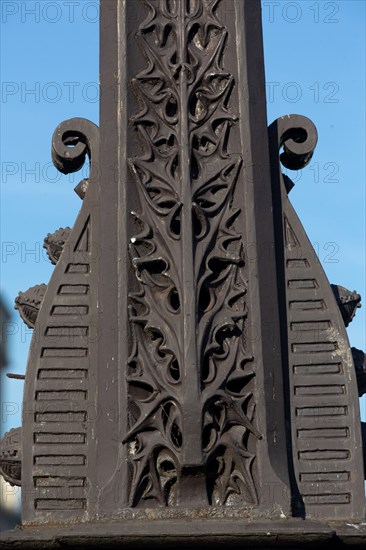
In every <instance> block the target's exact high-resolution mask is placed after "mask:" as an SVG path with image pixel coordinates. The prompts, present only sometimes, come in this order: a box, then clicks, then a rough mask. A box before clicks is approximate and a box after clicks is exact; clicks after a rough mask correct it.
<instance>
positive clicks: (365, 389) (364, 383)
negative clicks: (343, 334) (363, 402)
mask: <svg viewBox="0 0 366 550" xmlns="http://www.w3.org/2000/svg"><path fill="white" fill-rule="evenodd" d="M351 351H352V357H353V362H354V365H355V369H356V377H357V386H358V395H359V397H362V396H363V395H364V394H365V393H366V355H365V352H364V351H362V350H361V349H357V348H351Z"/></svg>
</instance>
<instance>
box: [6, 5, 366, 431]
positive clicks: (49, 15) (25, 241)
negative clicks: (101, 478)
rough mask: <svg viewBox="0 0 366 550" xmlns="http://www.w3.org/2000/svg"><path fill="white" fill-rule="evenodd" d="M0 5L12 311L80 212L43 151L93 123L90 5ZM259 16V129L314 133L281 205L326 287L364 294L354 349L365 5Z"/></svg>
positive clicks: (11, 385)
mask: <svg viewBox="0 0 366 550" xmlns="http://www.w3.org/2000/svg"><path fill="white" fill-rule="evenodd" d="M0 6H1V21H2V29H1V81H2V84H1V247H2V248H1V253H2V256H1V264H0V267H1V290H2V296H3V299H4V301H5V303H6V304H7V305H8V306H9V308H12V305H13V300H14V298H15V296H16V295H17V293H18V291H19V290H26V289H27V288H28V287H30V286H33V285H35V284H39V283H47V282H48V280H49V278H50V276H51V274H52V270H53V267H52V266H51V264H50V262H49V261H48V259H47V258H46V256H45V253H44V252H43V249H42V243H43V238H44V236H45V235H46V234H47V233H48V232H52V231H54V230H55V229H57V228H59V227H65V226H66V225H70V226H71V225H73V223H74V220H75V217H76V214H77V212H78V210H79V208H80V206H81V203H80V199H79V198H78V197H77V196H76V194H75V193H74V192H73V188H74V186H75V185H76V184H77V183H78V181H79V180H80V179H81V175H80V173H78V174H74V175H71V176H62V175H61V174H58V173H57V172H56V169H54V168H53V167H52V165H51V158H50V142H51V137H52V134H53V131H54V129H55V128H56V126H57V125H58V124H59V123H60V122H61V121H63V120H65V119H68V118H71V117H74V116H80V117H85V118H89V119H91V120H92V121H94V122H96V123H98V88H97V84H98V33H99V29H98V2H97V1H96V0H95V1H89V0H78V1H73V0H71V1H68V2H66V1H63V0H59V1H53V2H51V1H47V0H44V1H38V2H35V1H31V0H28V1H5V0H2V1H1V2H0ZM262 7H263V28H264V45H265V66H266V80H267V110H268V122H269V123H270V122H272V120H274V119H275V118H277V117H279V116H282V115H285V114H289V113H298V114H303V115H306V116H308V117H309V118H311V119H312V120H313V122H314V123H315V125H316V126H317V129H318V133H319V142H318V147H317V149H316V152H315V155H314V157H313V160H312V162H311V164H310V166H309V167H307V168H306V169H304V170H303V171H302V172H301V173H295V174H294V175H293V177H294V180H295V182H296V186H295V188H294V189H293V190H292V192H291V200H292V202H293V204H294V206H295V208H296V210H297V213H298V214H299V216H300V219H301V220H302V222H303V224H304V227H305V229H306V231H307V232H308V235H309V237H310V240H311V242H312V243H313V244H314V246H315V248H316V250H317V252H318V254H319V257H320V260H321V262H322V264H323V267H324V269H325V271H326V273H327V275H328V278H329V280H330V282H332V283H337V284H341V285H343V286H346V287H347V288H349V289H351V290H354V289H355V290H357V291H358V292H359V293H361V295H362V296H363V297H364V302H365V305H364V307H363V308H362V309H361V310H358V312H357V316H356V318H355V320H354V321H353V323H352V324H351V325H350V327H349V330H348V333H349V337H350V342H351V345H353V346H356V347H358V348H361V349H365V348H366V343H365V312H366V290H365V150H366V147H365V2H364V1H362V0H356V1H352V0H346V1H337V2H328V1H315V2H314V1H313V0H312V1H306V0H300V1H297V2H287V1H279V0H278V1H263V2H262ZM84 175H87V173H86V172H85V173H84ZM290 176H291V174H290ZM12 322H13V323H14V324H13V325H12V326H11V329H10V330H12V331H13V332H14V334H8V335H7V338H8V342H9V367H8V370H9V371H10V372H16V373H24V372H25V366H26V360H27V353H28V348H29V344H30V339H31V332H30V331H28V330H27V329H26V327H25V325H24V324H23V323H21V322H20V320H19V317H18V316H17V313H16V312H12ZM3 383H4V385H5V386H4V388H5V390H6V396H7V397H6V400H7V403H8V405H6V407H7V411H8V413H11V414H6V411H4V405H3V410H2V413H3V414H2V423H1V430H2V431H4V430H5V429H9V428H10V427H15V426H18V425H20V423H21V418H20V406H21V401H22V392H21V391H22V384H23V383H22V382H19V381H16V380H5V381H4V380H3ZM364 403H365V401H364V400H363V404H362V409H363V411H362V414H363V416H364V417H365V405H364ZM9 404H11V405H9ZM4 412H5V414H4Z"/></svg>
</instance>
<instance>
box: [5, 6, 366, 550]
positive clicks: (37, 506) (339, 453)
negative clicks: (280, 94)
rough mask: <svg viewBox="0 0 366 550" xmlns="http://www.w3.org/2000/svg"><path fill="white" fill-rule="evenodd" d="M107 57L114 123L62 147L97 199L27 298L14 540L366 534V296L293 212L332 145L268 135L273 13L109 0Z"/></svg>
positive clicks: (57, 138)
mask: <svg viewBox="0 0 366 550" xmlns="http://www.w3.org/2000/svg"><path fill="white" fill-rule="evenodd" d="M100 57H101V65H100V72H101V88H102V91H103V93H102V94H101V106H100V128H98V127H97V126H95V125H94V124H92V123H91V122H89V121H87V120H84V119H71V120H68V121H66V122H64V123H62V124H61V125H60V126H59V127H58V128H57V129H56V131H55V133H54V136H53V140H52V158H53V161H54V164H55V166H56V167H57V168H58V169H59V170H60V171H61V172H62V173H65V174H67V173H70V172H74V171H77V170H79V169H80V168H81V167H82V165H83V164H84V162H85V160H86V158H87V157H88V159H89V161H90V176H89V178H87V179H84V180H82V181H81V182H80V183H79V185H78V186H77V187H76V189H75V191H76V192H77V194H78V195H79V196H80V198H81V199H82V200H83V204H82V208H81V210H80V213H79V215H78V218H77V220H76V222H75V225H74V227H73V228H72V229H69V228H66V229H59V230H58V231H56V232H55V233H53V234H49V235H48V236H47V237H46V239H45V247H46V249H47V252H48V255H49V258H50V260H51V262H52V263H53V264H55V270H54V273H53V275H52V277H51V280H50V282H49V284H48V285H47V286H46V285H43V286H41V287H35V288H33V289H30V290H29V291H28V293H21V294H20V295H19V297H18V298H17V308H18V309H19V312H20V314H21V316H22V318H23V320H24V321H25V322H26V323H27V325H28V326H29V327H32V328H35V332H34V336H33V339H32V344H31V349H30V354H29V360H28V365H27V372H26V377H25V389H24V405H23V427H22V466H21V469H22V472H21V477H22V501H23V503H22V507H23V523H24V525H25V526H29V527H28V530H27V529H24V530H23V531H20V532H19V533H18V535H19V537H17V534H13V535H10V536H9V537H8V538H7V539H6V541H5V543H6V544H7V545H11V544H16V541H17V540H18V539H19V544H22V542H21V541H23V543H25V541H27V542H28V543H29V544H32V545H33V546H35V547H37V544H38V543H39V541H41V540H42V537H43V541H44V543H45V544H46V543H47V544H53V546H54V547H57V546H58V545H59V544H66V545H67V544H69V545H72V544H84V543H85V537H86V536H87V532H86V531H85V529H84V530H83V528H82V527H80V524H81V525H82V524H84V523H85V524H87V525H89V522H92V525H91V526H90V537H91V539H90V540H89V542H90V543H91V542H92V538H93V536H94V537H96V538H95V539H93V540H94V542H95V544H101V543H102V541H104V538H105V537H107V538H108V540H109V543H110V544H111V545H112V546H113V545H114V544H115V543H116V540H117V539H118V537H119V539H118V540H123V541H124V542H125V543H126V544H128V545H131V547H133V544H138V543H141V542H144V543H147V542H149V543H153V542H154V540H153V539H154V536H153V533H155V534H156V535H157V536H158V535H159V536H160V537H161V536H164V537H167V533H168V531H169V533H171V537H170V538H169V543H179V544H181V545H183V546H184V544H187V541H188V539H189V544H191V543H192V544H193V543H194V542H195V543H198V540H199V539H200V540H201V542H202V541H203V542H204V543H205V544H207V545H208V544H211V543H213V542H214V541H216V543H219V542H220V541H223V540H225V541H226V543H227V544H233V545H235V544H243V542H244V541H245V542H248V543H250V544H253V543H254V542H255V543H257V544H258V545H259V546H262V547H265V546H266V544H267V542H266V540H268V541H270V543H271V544H277V546H281V544H282V543H284V544H285V543H286V544H294V545H296V544H297V545H298V546H296V547H300V546H301V545H306V544H309V543H310V542H317V543H322V542H325V541H328V542H329V541H332V542H333V543H334V544H341V542H342V540H344V541H345V543H346V544H348V543H349V542H350V541H353V542H355V541H356V543H358V542H359V541H361V539H362V537H364V531H363V527H362V526H360V522H362V520H363V519H364V517H365V516H364V489H363V479H364V472H363V450H362V438H361V424H360V418H359V405H358V391H360V392H361V391H363V389H362V388H363V387H364V385H363V384H364V382H363V378H362V377H363V376H364V365H363V366H360V361H359V355H357V354H355V353H354V354H353V356H352V352H351V349H350V346H349V342H348V339H347V334H346V331H345V324H346V325H347V324H348V322H350V321H351V320H352V317H353V315H354V312H355V309H356V307H357V306H358V305H359V301H360V297H359V295H358V294H357V293H355V292H354V293H349V291H347V289H344V288H343V287H336V286H335V285H333V287H332V286H331V285H330V284H329V282H328V280H327V278H326V276H325V274H324V272H323V270H322V267H321V265H320V263H319V261H318V259H317V257H316V255H315V252H314V250H313V248H312V246H311V244H310V242H309V240H308V238H307V235H306V233H305V231H304V229H303V227H302V225H301V223H300V221H299V219H298V218H297V216H296V213H295V212H294V210H293V209H292V206H291V204H290V202H289V200H288V193H289V191H290V190H291V189H292V188H293V186H294V184H293V182H292V181H291V180H290V178H288V177H287V176H284V175H283V174H282V171H281V163H282V164H283V165H284V166H286V167H288V168H291V169H301V168H303V167H305V166H306V165H307V164H308V163H309V161H310V159H311V158H312V155H313V152H314V149H315V146H316V142H317V132H316V129H315V126H314V125H313V123H312V122H311V121H310V120H309V119H307V118H305V117H302V116H299V115H288V116H286V117H283V118H281V119H278V120H277V121H275V122H274V123H273V124H271V126H270V127H269V129H267V123H266V106H265V79H264V69H263V49H262V30H261V19H260V2H259V1H257V0H246V1H245V2H243V1H242V0H212V1H210V0H209V1H204V0H191V1H188V0H187V1H186V0H180V1H174V0H171V1H170V0H166V1H165V0H164V1H163V0H149V1H148V2H142V1H137V0H128V1H127V2H116V1H115V0H103V2H102V4H101V54H100ZM253 85H254V86H255V89H256V91H257V93H256V95H255V98H253V97H252V96H251V94H248V93H247V91H248V90H249V89H251V87H252V86H253ZM245 90H246V92H244V91H245ZM281 150H283V152H282V153H281ZM253 251H254V252H255V253H254V254H253ZM41 291H42V292H41ZM334 292H335V294H334ZM337 302H338V303H337ZM338 306H339V307H338ZM356 356H357V373H358V374H357V377H356V370H355V365H354V362H353V357H354V358H356ZM357 379H358V385H359V389H358V388H357ZM360 388H361V389H360ZM17 433H18V434H19V437H20V432H17ZM1 445H2V447H1V449H3V448H4V449H5V452H6V449H7V448H8V446H7V445H8V444H7V443H6V442H5V443H3V442H2V443H1ZM294 516H295V517H300V518H306V521H305V522H302V520H299V519H296V520H294V519H289V518H293V517H294ZM233 518H235V519H236V520H237V522H233V523H231V522H232V520H233ZM263 518H267V519H270V520H271V522H268V524H264V523H263V521H264V520H263ZM202 519H205V521H207V522H208V523H207V525H206V526H203V525H202V524H201V523H202V521H201V520H202ZM309 519H310V520H311V519H317V520H322V522H323V523H322V524H316V525H315V524H313V523H310V522H309ZM147 520H149V521H147ZM198 520H199V521H198ZM334 520H338V521H340V522H343V524H342V527H341V528H340V532H344V529H345V522H351V523H352V522H354V523H357V528H356V527H355V530H356V531H357V536H353V534H352V533H353V532H352V533H351V532H347V533H348V534H347V536H346V537H345V538H344V539H342V537H340V536H339V535H338V534H336V532H337V529H338V528H337V529H335V528H334V529H333V528H331V527H329V525H328V524H327V522H329V521H334ZM108 521H109V522H114V523H109V524H106V523H105V522H108ZM97 522H101V523H100V526H99V527H98V526H96V523H97ZM116 522H117V523H116ZM118 522H120V523H118ZM253 522H255V525H254V526H253V525H252V523H253ZM261 522H262V523H261ZM54 523H55V524H61V525H69V527H68V528H67V529H66V531H65V530H64V531H62V529H61V528H60V529H61V531H60V532H59V533H58V534H57V533H56V534H55V532H53V534H52V530H51V531H44V532H43V533H44V535H42V532H41V531H38V530H37V529H36V530H33V531H32V529H34V528H33V527H32V529H31V527H30V526H31V525H33V526H34V525H40V526H45V525H48V524H54ZM75 523H76V524H78V525H79V527H80V529H79V527H77V528H72V527H70V526H71V525H74V524H75ZM150 524H151V528H150ZM106 525H108V526H106ZM208 525H210V529H209V528H208V527H207V526H208ZM234 525H235V527H234ZM123 526H124V527H123ZM152 526H153V527H152ZM211 528H212V529H211ZM232 528H233V529H234V531H235V530H236V531H235V533H236V534H235V533H234V534H232V535H231V534H230V533H231V529H232ZM72 529H75V531H74V534H72ZM78 529H79V530H78ZM167 529H168V531H166V530H167ZM258 529H259V530H258ZM266 529H267V531H268V533H269V534H266V535H265V536H264V531H265V530H266ZM314 529H315V531H314ZM184 530H186V531H188V535H187V536H186V535H185V534H184ZM342 530H343V531H342ZM351 531H352V530H351ZM32 533H33V534H32ZM210 533H211V534H210ZM281 533H282V535H283V538H281V536H282V535H281ZM27 537H28V538H27ZM32 537H33V538H32ZM98 537H99V538H98ZM103 537H104V538H103ZM116 537H117V538H116ZM121 537H122V539H121ZM266 537H270V538H268V539H266ZM347 537H348V538H347ZM234 539H235V540H234ZM346 539H347V540H346ZM356 539H357V540H356ZM37 541H38V542H37ZM166 541H168V538H166ZM94 542H93V544H94ZM159 545H161V540H160V542H159Z"/></svg>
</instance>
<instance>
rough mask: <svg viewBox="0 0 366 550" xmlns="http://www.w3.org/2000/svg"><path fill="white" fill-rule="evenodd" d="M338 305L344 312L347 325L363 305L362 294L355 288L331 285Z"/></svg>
mask: <svg viewBox="0 0 366 550" xmlns="http://www.w3.org/2000/svg"><path fill="white" fill-rule="evenodd" d="M330 286H331V288H332V290H333V294H334V297H335V299H336V300H337V304H338V307H339V309H340V312H341V314H342V318H343V321H344V324H345V326H346V327H348V325H349V324H350V322H351V321H352V320H353V318H354V316H355V315H356V310H357V308H359V307H361V296H360V295H359V294H357V292H356V291H355V290H354V291H353V292H352V291H351V290H348V289H347V288H345V287H344V286H340V285H330Z"/></svg>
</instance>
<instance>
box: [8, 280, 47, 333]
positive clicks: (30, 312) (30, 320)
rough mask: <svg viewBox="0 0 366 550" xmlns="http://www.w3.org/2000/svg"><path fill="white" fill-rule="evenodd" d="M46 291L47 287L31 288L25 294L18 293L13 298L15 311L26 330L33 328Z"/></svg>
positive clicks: (43, 285) (37, 286)
mask: <svg viewBox="0 0 366 550" xmlns="http://www.w3.org/2000/svg"><path fill="white" fill-rule="evenodd" d="M46 290H47V285H45V284H42V285H36V286H32V287H31V288H29V289H28V290H26V291H25V292H19V295H18V296H17V297H16V298H15V306H14V307H15V309H17V310H18V311H19V315H20V316H21V318H22V320H23V321H24V322H25V324H26V325H27V327H28V328H34V327H35V324H36V321H37V317H38V313H39V310H40V307H41V304H42V301H43V298H44V295H45V293H46Z"/></svg>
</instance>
